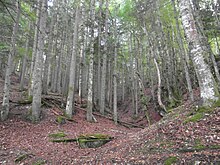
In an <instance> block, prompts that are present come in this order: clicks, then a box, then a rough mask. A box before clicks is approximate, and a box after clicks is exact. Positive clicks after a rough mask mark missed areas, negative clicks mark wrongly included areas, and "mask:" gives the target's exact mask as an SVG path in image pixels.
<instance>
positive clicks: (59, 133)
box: [48, 131, 67, 139]
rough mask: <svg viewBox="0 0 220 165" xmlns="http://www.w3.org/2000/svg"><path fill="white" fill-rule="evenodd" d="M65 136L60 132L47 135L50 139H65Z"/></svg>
mask: <svg viewBox="0 0 220 165" xmlns="http://www.w3.org/2000/svg"><path fill="white" fill-rule="evenodd" d="M66 136H67V135H66V134H65V133H64V132H62V131H60V132H56V133H52V134H49V135H48V137H50V138H54V139H58V138H63V137H66Z"/></svg>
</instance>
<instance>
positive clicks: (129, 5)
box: [118, 0, 135, 22]
mask: <svg viewBox="0 0 220 165" xmlns="http://www.w3.org/2000/svg"><path fill="white" fill-rule="evenodd" d="M133 6H134V1H132V0H125V2H124V3H123V4H122V6H121V7H120V11H119V14H118V15H119V17H120V18H122V19H123V20H124V21H127V22H133V21H134V20H135V19H134V16H133V11H134V8H133Z"/></svg>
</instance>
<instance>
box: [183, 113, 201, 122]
mask: <svg viewBox="0 0 220 165" xmlns="http://www.w3.org/2000/svg"><path fill="white" fill-rule="evenodd" d="M203 116H204V115H203V113H196V114H194V115H193V116H190V117H188V118H187V119H186V120H185V121H184V123H189V122H198V121H199V120H201V119H202V118H203Z"/></svg>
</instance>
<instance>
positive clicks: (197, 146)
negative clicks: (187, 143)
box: [193, 139, 206, 150]
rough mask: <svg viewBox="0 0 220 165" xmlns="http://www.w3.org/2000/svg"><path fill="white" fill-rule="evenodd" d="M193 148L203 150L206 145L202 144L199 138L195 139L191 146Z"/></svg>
mask: <svg viewBox="0 0 220 165" xmlns="http://www.w3.org/2000/svg"><path fill="white" fill-rule="evenodd" d="M193 148H194V149H196V150H203V149H205V148H206V147H205V146H204V145H203V144H202V142H201V140H200V139H195V146H193Z"/></svg>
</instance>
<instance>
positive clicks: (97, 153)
mask: <svg viewBox="0 0 220 165" xmlns="http://www.w3.org/2000/svg"><path fill="white" fill-rule="evenodd" d="M0 82H1V83H3V81H2V80H1V81H0ZM2 87H3V85H2V84H1V95H2ZM22 95H23V93H22V92H19V90H18V87H17V81H16V77H14V79H13V88H12V94H11V100H13V102H11V108H10V117H9V119H8V120H7V121H5V122H1V123H0V130H1V131H0V137H1V138H0V164H37V163H38V164H172V163H176V164H216V165H217V164H219V163H220V108H219V107H217V106H216V108H215V109H207V110H206V109H198V110H197V111H195V107H194V106H193V105H191V104H187V103H185V104H184V105H182V106H180V107H178V108H175V109H173V110H172V112H170V113H169V114H168V115H167V116H165V117H164V118H163V119H161V120H160V121H159V122H156V123H154V124H152V125H151V126H150V127H148V128H147V127H146V125H145V128H144V129H141V128H128V127H125V126H123V125H120V124H119V125H117V126H116V125H115V124H114V123H113V121H111V120H109V119H106V118H104V117H101V116H95V118H96V119H97V121H98V122H97V123H88V122H87V121H86V119H85V111H83V110H82V108H79V107H78V106H76V112H75V115H74V117H73V120H74V122H72V121H66V123H65V124H59V123H57V122H56V118H57V115H56V113H54V112H57V113H58V112H59V109H56V108H48V107H45V106H44V107H43V119H42V121H41V122H39V123H37V124H32V123H30V122H28V121H26V120H25V119H24V114H25V113H27V112H28V108H29V107H30V105H28V104H27V105H20V104H17V103H16V102H17V101H18V100H19V99H20V98H21V97H22ZM127 108H129V105H128V107H127ZM124 115H125V116H126V114H124ZM142 126H143V123H142ZM60 131H62V132H64V133H65V134H67V138H75V137H77V136H79V135H81V134H93V133H101V134H107V135H110V136H111V137H114V139H113V140H112V141H110V142H108V143H107V144H105V145H103V146H101V147H99V148H89V149H88V148H87V149H82V148H80V147H79V145H78V144H77V143H76V142H72V143H53V142H51V141H50V140H51V139H50V137H49V135H50V134H51V133H56V132H60ZM22 156H23V157H22Z"/></svg>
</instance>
